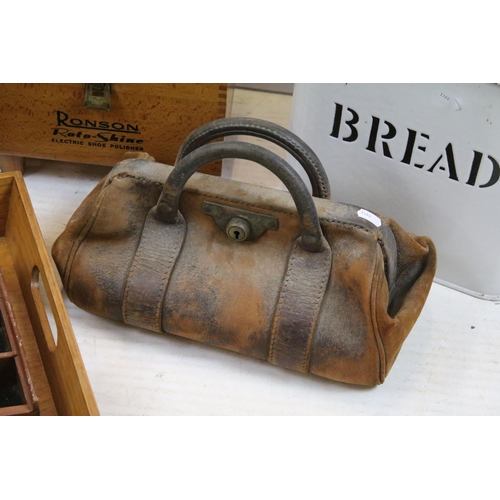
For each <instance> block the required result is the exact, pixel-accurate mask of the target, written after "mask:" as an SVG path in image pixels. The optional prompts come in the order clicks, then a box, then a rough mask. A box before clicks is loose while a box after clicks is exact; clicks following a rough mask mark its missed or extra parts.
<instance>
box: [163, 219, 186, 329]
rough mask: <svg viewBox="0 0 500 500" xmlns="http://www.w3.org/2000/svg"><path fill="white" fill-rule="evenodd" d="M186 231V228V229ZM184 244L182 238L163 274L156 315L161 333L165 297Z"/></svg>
mask: <svg viewBox="0 0 500 500" xmlns="http://www.w3.org/2000/svg"><path fill="white" fill-rule="evenodd" d="M184 230H185V228H184ZM183 242H184V236H183V235H182V236H181V239H180V241H179V243H178V244H177V245H176V246H175V248H173V249H172V253H171V254H170V259H169V261H168V268H167V272H165V273H164V274H163V279H162V288H161V291H160V294H159V296H158V299H157V301H158V306H157V313H156V325H157V329H158V331H159V332H161V331H162V330H163V329H162V324H161V317H162V311H163V304H164V302H165V295H166V293H167V288H168V285H169V283H170V278H171V276H172V269H173V266H174V261H176V260H177V259H176V257H178V256H179V252H180V249H181V247H182V243H183Z"/></svg>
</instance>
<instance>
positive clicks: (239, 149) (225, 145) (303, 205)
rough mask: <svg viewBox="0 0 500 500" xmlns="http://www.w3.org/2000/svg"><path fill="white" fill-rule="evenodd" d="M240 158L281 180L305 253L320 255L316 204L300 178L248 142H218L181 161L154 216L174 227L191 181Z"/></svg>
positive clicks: (274, 155) (289, 167)
mask: <svg viewBox="0 0 500 500" xmlns="http://www.w3.org/2000/svg"><path fill="white" fill-rule="evenodd" d="M224 158H240V159H242V160H250V161H254V162H256V163H259V164H261V165H262V166H263V167H265V168H267V169H268V170H270V171H271V172H273V173H274V174H275V175H276V176H278V177H279V178H280V179H281V181H282V182H283V183H284V184H285V186H286V187H287V189H288V191H289V192H290V195H291V196H292V198H293V200H294V201H295V205H296V206H297V212H298V214H299V218H300V223H301V244H302V246H303V248H304V249H305V250H308V251H310V252H319V251H321V250H322V249H323V247H324V238H323V233H322V231H321V226H320V224H319V218H318V213H317V211H316V206H315V204H314V200H313V198H312V196H311V194H310V193H309V191H308V189H307V187H306V185H305V184H304V181H303V180H302V179H301V178H300V176H299V174H298V173H297V172H296V171H295V170H294V169H293V168H292V167H291V166H290V165H289V164H288V163H287V162H286V161H285V160H283V159H282V158H280V157H279V156H278V155H277V154H275V153H272V152H271V151H269V150H267V149H265V148H262V147H260V146H256V145H254V144H248V143H245V142H237V141H229V142H216V143H214V144H207V145H205V146H201V147H199V148H197V149H195V150H194V151H192V152H191V153H189V154H188V155H187V156H185V157H184V158H182V160H180V161H179V163H178V164H177V165H176V166H175V167H174V169H173V170H172V172H171V173H170V175H169V176H168V178H167V180H166V182H165V185H164V186H163V190H162V193H161V195H160V198H159V199H158V203H157V205H156V210H155V215H156V217H157V218H158V219H160V220H161V221H163V222H166V223H169V224H174V223H175V222H176V220H177V214H178V210H179V199H180V196H181V193H182V190H183V188H184V186H185V184H186V182H187V181H188V179H189V178H190V177H191V176H192V175H193V174H194V173H195V172H196V171H197V170H199V169H200V168H202V167H203V166H205V165H206V164H207V163H210V162H212V161H216V160H221V159H224Z"/></svg>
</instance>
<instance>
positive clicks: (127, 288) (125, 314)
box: [122, 212, 149, 323]
mask: <svg viewBox="0 0 500 500" xmlns="http://www.w3.org/2000/svg"><path fill="white" fill-rule="evenodd" d="M148 215H149V212H148V214H147V215H146V217H145V218H144V221H143V223H142V229H141V235H142V234H144V227H145V226H146V223H147V221H148ZM141 243H142V238H139V242H138V243H137V247H136V249H135V252H134V258H133V260H132V265H131V266H130V269H129V270H128V273H127V284H126V285H125V293H124V297H123V305H122V316H123V321H125V323H128V318H129V314H128V305H127V303H128V296H129V293H130V286H129V284H130V277H131V276H132V273H133V272H134V271H135V268H136V267H137V260H138V259H137V257H138V255H139V254H140V253H141V252H142V249H141Z"/></svg>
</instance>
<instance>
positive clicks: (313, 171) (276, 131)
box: [175, 117, 331, 199]
mask: <svg viewBox="0 0 500 500" xmlns="http://www.w3.org/2000/svg"><path fill="white" fill-rule="evenodd" d="M230 135H249V136H253V137H259V138H260V139H266V140H268V141H270V142H273V143H274V144H277V145H278V146H281V147H282V148H283V149H285V150H286V151H288V152H289V153H290V154H291V155H292V156H293V157H294V158H295V159H296V160H297V161H298V162H299V163H300V165H301V166H302V167H303V168H304V170H305V171H306V173H307V176H308V177H309V181H310V182H311V187H312V194H313V196H316V197H317V198H325V199H330V196H331V191H330V182H329V181H328V175H327V174H326V172H325V169H324V167H323V164H322V163H321V161H320V159H319V158H318V157H317V156H316V154H315V153H314V151H313V150H312V149H311V148H310V147H309V146H308V145H307V144H306V143H305V142H304V141H303V140H302V139H300V138H299V137H297V136H296V135H295V134H294V133H293V132H290V131H289V130H287V129H286V128H284V127H281V126H280V125H276V124H275V123H271V122H268V121H266V120H261V119H257V118H247V117H240V118H237V117H232V118H221V119H219V120H214V121H212V122H210V123H207V124H205V125H202V126H201V127H199V128H197V129H196V130H194V131H193V132H191V134H189V136H188V137H187V138H186V140H185V141H184V142H183V144H182V145H181V147H180V149H179V152H178V154H177V158H176V160H175V164H176V165H177V163H178V162H179V161H180V160H182V158H184V157H185V156H186V155H188V154H189V153H191V152H192V151H194V150H195V149H197V148H199V147H200V146H203V145H205V144H208V143H209V142H211V141H213V140H215V139H220V138H221V137H227V136H230Z"/></svg>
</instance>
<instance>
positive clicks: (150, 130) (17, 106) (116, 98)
mask: <svg viewBox="0 0 500 500" xmlns="http://www.w3.org/2000/svg"><path fill="white" fill-rule="evenodd" d="M86 85H107V84H83V83H81V84H77V83H75V84H50V83H49V84H39V83H30V84H22V83H20V84H10V83H4V84H0V154H1V155H13V156H14V157H31V158H44V159H51V160H63V161H71V162H78V163H90V164H96V165H110V166H111V165H115V164H116V163H118V162H119V161H121V160H122V159H123V157H124V154H125V153H133V154H137V153H142V152H144V153H148V154H149V155H151V156H153V157H154V158H155V159H156V161H158V162H160V163H166V164H168V165H173V163H174V161H175V157H176V155H177V151H178V149H179V146H180V145H181V144H182V142H183V141H184V139H185V138H186V137H187V136H188V135H189V133H190V132H191V131H193V130H194V129H195V128H197V127H199V126H200V125H203V124H204V123H207V122H209V121H212V120H215V119H217V118H222V117H224V116H225V115H226V95H227V86H226V84H219V83H210V84H201V83H190V84H175V83H161V84H160V83H158V84H140V83H139V84H129V83H116V84H111V87H110V88H111V92H110V95H109V97H110V100H109V103H110V108H109V110H104V109H90V108H88V107H86V105H87V106H88V105H89V103H88V100H87V101H86V99H87V98H88V92H89V91H88V89H89V87H88V86H86ZM86 88H87V93H86ZM96 88H97V87H96ZM97 89H98V88H97ZM85 101H86V102H85ZM92 105H94V104H92ZM205 171H206V172H207V170H205ZM208 173H214V174H218V173H220V162H219V164H217V165H214V166H212V168H211V169H209V170H208Z"/></svg>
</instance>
